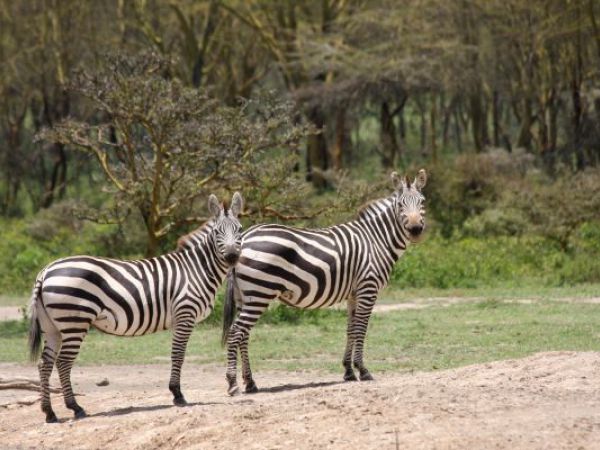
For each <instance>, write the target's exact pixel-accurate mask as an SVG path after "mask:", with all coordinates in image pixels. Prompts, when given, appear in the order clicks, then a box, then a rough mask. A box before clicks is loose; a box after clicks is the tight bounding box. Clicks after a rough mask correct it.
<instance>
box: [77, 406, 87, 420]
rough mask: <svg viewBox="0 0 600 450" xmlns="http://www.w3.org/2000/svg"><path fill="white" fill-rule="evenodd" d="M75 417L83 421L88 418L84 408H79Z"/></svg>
mask: <svg viewBox="0 0 600 450" xmlns="http://www.w3.org/2000/svg"><path fill="white" fill-rule="evenodd" d="M74 416H75V419H83V418H84V417H87V414H86V412H85V410H84V409H83V408H79V409H78V410H77V411H75V414H74Z"/></svg>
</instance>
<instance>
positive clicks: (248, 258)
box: [223, 169, 427, 395]
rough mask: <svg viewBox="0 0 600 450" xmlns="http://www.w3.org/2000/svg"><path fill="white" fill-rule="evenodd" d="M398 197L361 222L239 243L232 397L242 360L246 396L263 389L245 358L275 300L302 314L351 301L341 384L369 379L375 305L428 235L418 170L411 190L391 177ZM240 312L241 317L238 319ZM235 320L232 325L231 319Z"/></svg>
mask: <svg viewBox="0 0 600 450" xmlns="http://www.w3.org/2000/svg"><path fill="white" fill-rule="evenodd" d="M392 182H393V184H394V192H393V193H392V194H391V195H390V196H389V197H387V198H384V199H380V200H377V201H374V202H372V203H370V204H368V205H367V206H366V207H364V208H363V209H362V210H361V211H360V212H359V215H358V218H357V219H356V220H353V221H351V222H348V223H344V224H341V225H336V226H332V227H329V228H323V229H303V228H294V227H288V226H283V225H257V226H254V227H252V228H250V229H248V230H247V231H246V232H245V233H244V234H243V236H242V251H241V255H240V259H239V262H238V264H237V265H236V267H235V268H234V269H233V270H232V271H230V274H229V275H228V281H227V293H226V297H225V304H224V324H223V343H224V344H225V343H226V344H227V375H226V377H227V381H228V384H229V388H228V392H229V394H230V395H235V394H237V393H238V391H239V389H238V386H237V354H238V350H239V352H240V355H241V360H242V376H243V379H244V384H245V387H246V389H245V392H247V393H251V392H256V391H257V390H258V389H257V387H256V383H255V382H254V380H253V378H252V372H251V370H250V361H249V357H248V339H249V334H250V330H251V329H252V327H253V326H254V325H255V324H256V322H257V320H258V319H259V317H260V316H261V314H262V313H263V312H264V311H265V310H266V309H267V307H268V306H269V304H270V303H271V302H273V301H274V300H280V301H281V302H283V303H285V304H287V305H289V306H294V307H298V308H323V307H327V306H331V305H334V304H336V303H339V302H341V301H343V300H347V306H348V325H347V340H346V349H345V352H344V357H343V365H344V368H345V373H344V379H345V380H346V381H353V380H356V379H357V378H356V375H355V373H354V370H353V368H352V365H353V364H354V367H355V368H356V369H357V370H358V372H359V377H360V379H361V380H372V379H373V378H372V376H371V374H370V373H369V371H368V369H367V368H366V367H365V365H364V363H363V345H364V340H365V335H366V332H367V326H368V322H369V317H370V316H371V311H372V310H373V305H374V304H375V301H376V300H377V297H378V295H379V292H380V291H381V289H382V288H383V287H385V286H386V285H387V283H388V281H389V277H390V273H391V270H392V267H393V266H394V263H395V262H396V261H397V260H398V258H399V257H400V256H401V255H402V253H403V252H404V251H405V249H406V247H407V246H408V245H409V243H411V242H417V241H418V240H419V239H420V238H421V236H422V232H423V230H424V228H425V220H424V215H425V211H424V206H423V202H424V200H425V198H424V196H423V194H422V193H421V190H422V189H423V187H424V186H425V184H426V182H427V174H426V172H425V170H423V169H421V170H420V171H419V173H418V174H417V177H416V178H415V180H414V181H413V182H412V183H410V181H408V180H407V179H406V178H402V179H401V178H400V177H399V176H398V174H397V173H396V172H394V173H392ZM236 310H237V311H238V312H239V314H238V315H237V318H235V314H236ZM234 319H235V320H234Z"/></svg>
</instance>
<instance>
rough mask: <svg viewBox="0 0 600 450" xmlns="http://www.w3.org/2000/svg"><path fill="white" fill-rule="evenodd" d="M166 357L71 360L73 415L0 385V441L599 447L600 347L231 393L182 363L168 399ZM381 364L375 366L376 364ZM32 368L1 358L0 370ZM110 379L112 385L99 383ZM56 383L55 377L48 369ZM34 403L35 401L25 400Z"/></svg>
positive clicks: (289, 377) (267, 377)
mask: <svg viewBox="0 0 600 450" xmlns="http://www.w3.org/2000/svg"><path fill="white" fill-rule="evenodd" d="M168 373H169V367H168V366H167V365H148V366H96V367H93V366H87V367H75V369H74V374H73V375H74V376H73V380H74V385H75V391H76V392H78V393H81V394H83V395H81V396H80V397H79V402H80V403H81V405H82V406H83V407H84V408H85V409H86V410H87V412H88V414H89V415H90V416H89V417H87V418H85V419H82V420H78V421H73V420H71V412H70V411H69V410H67V409H65V407H64V406H63V404H62V398H61V396H60V394H54V395H53V399H54V402H53V404H54V408H55V411H56V413H57V415H58V416H59V418H60V419H61V423H58V424H46V423H44V416H43V414H42V413H41V411H40V410H39V402H37V401H36V399H37V393H36V392H33V391H27V390H16V389H10V390H4V389H3V390H0V405H1V406H0V448H3V449H4V448H16V449H21V448H23V449H28V448H35V449H41V448H49V449H50V448H52V449H54V448H86V449H87V448H89V449H104V448H119V449H122V448H128V449H136V448H139V449H142V448H143V449H148V448H182V449H183V448H207V449H209V448H210V449H213V448H215V449H220V448H223V449H238V448H244V449H263V448H269V449H276V448H286V449H289V448H294V449H296V448H307V449H317V448H318V449H321V448H344V449H349V448H351V449H353V448H377V449H388V448H389V449H394V448H410V449H419V448H426V449H429V448H436V449H447V448H482V449H483V448H485V449H491V448H511V449H513V448H527V449H536V448H539V449H552V448H557V449H558V448H561V449H562V448H570V449H578V448H585V449H593V448H600V353H597V352H580V353H577V352H550V353H540V354H536V355H533V356H531V357H528V358H524V359H519V360H507V361H499V362H493V363H489V364H480V365H473V366H467V367H462V368H459V369H454V370H446V371H436V372H426V373H423V372H415V373H412V374H379V376H378V377H377V380H376V381H374V382H362V383H361V382H354V383H342V382H339V380H340V377H341V374H337V375H335V374H322V373H315V372H269V373H256V374H255V377H256V382H257V384H258V385H259V388H261V391H260V392H259V393H257V394H253V395H240V396H237V397H233V398H231V397H228V396H227V395H226V393H225V380H224V373H223V368H222V367H217V366H201V365H194V364H193V363H190V364H187V365H186V366H185V367H184V373H183V390H184V393H185V395H186V398H187V400H188V401H189V402H190V403H191V405H190V406H187V407H183V408H178V407H175V406H172V404H171V395H170V393H169V391H168V390H167V388H166V384H167V380H168ZM375 375H377V374H375ZM18 377H26V378H31V379H36V370H35V368H34V367H33V366H23V365H17V364H0V378H2V379H3V380H6V379H15V378H18ZM104 379H107V380H108V382H109V384H108V386H102V387H101V386H97V385H96V383H98V382H100V381H102V380H104ZM53 385H55V386H58V381H57V380H56V379H54V380H53ZM31 402H34V403H32V404H28V403H31Z"/></svg>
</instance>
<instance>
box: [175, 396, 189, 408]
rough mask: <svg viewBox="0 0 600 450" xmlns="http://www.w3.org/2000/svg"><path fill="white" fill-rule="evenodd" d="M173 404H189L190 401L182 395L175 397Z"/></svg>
mask: <svg viewBox="0 0 600 450" xmlns="http://www.w3.org/2000/svg"><path fill="white" fill-rule="evenodd" d="M173 404H174V405H175V406H187V404H188V402H186V401H185V398H184V397H183V395H182V396H181V397H174V398H173Z"/></svg>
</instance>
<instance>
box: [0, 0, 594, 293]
mask: <svg viewBox="0 0 600 450" xmlns="http://www.w3.org/2000/svg"><path fill="white" fill-rule="evenodd" d="M0 62H1V64H0V98H1V101H0V230H1V239H0V294H4V295H9V294H10V295H24V294H26V293H27V292H28V291H29V290H30V289H31V285H32V283H33V280H34V279H35V274H36V273H37V271H39V270H40V269H41V268H43V266H44V265H45V264H47V263H48V262H50V261H51V260H53V259H55V258H57V257H60V256H66V255H70V254H75V253H85V254H94V255H104V256H114V257H120V258H135V257H142V256H144V255H154V254H158V253H161V252H164V251H169V250H172V249H174V247H175V241H176V239H177V237H178V236H180V235H182V234H184V233H186V232H188V231H189V230H190V229H192V228H193V227H194V226H195V225H197V224H199V223H201V222H202V221H203V220H205V219H206V218H207V217H206V214H207V212H206V205H205V203H206V199H207V197H208V195H209V193H212V192H214V193H217V194H219V195H220V197H222V198H225V197H229V196H230V195H231V193H232V192H233V191H235V190H239V191H241V192H242V193H243V194H244V197H245V199H246V201H247V204H246V211H245V217H244V223H245V224H246V225H250V224H253V223H258V222H266V221H278V222H284V223H294V224H298V225H303V226H326V225H331V224H334V223H339V222H341V221H343V220H347V219H349V218H351V217H352V216H353V215H355V211H356V209H357V208H358V207H359V206H360V204H362V203H364V202H365V201H367V200H370V199H374V198H377V197H379V196H382V195H386V194H387V193H389V192H390V189H391V184H390V182H389V174H390V172H391V171H392V170H398V171H399V172H401V173H407V174H409V175H412V176H414V174H415V173H416V170H418V169H419V168H421V167H425V168H426V169H427V170H428V172H429V174H430V180H429V184H428V186H427V187H426V188H425V192H424V193H425V195H426V197H427V211H428V212H427V220H428V236H427V239H425V241H424V242H423V243H422V244H420V245H419V246H415V247H413V248H411V249H410V251H409V252H408V254H407V255H406V256H405V257H404V258H402V260H401V262H400V263H399V264H398V265H397V267H396V269H395V272H394V275H393V285H394V286H396V287H398V288H407V287H411V288H442V289H445V288H463V289H464V288H478V287H482V286H488V287H497V286H500V287H507V288H508V287H515V286H532V287H538V286H539V287H542V286H545V287H553V286H562V285H582V284H584V283H598V282H600V264H599V263H598V261H599V260H600V259H599V258H600V168H599V164H600V2H598V1H594V0H547V1H541V0H533V1H529V2H523V1H521V0H501V1H500V0H472V1H466V0H451V1H448V0H370V1H365V0H299V1H266V0H263V1H259V0H249V1H241V0H239V1H238V0H205V1H186V0H182V1H171V2H168V1H152V0H132V1H125V0H110V1H59V0H45V1H41V0H0Z"/></svg>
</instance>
